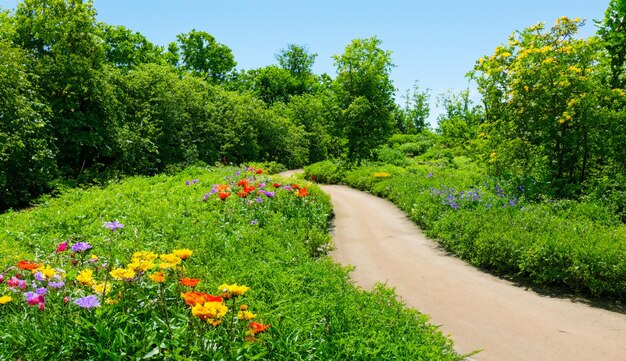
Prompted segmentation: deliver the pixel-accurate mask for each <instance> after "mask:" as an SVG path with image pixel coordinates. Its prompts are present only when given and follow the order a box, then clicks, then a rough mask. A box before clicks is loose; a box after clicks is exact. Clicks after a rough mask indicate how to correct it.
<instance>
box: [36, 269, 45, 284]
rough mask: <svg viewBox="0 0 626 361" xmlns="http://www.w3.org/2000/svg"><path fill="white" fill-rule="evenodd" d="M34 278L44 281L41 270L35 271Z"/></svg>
mask: <svg viewBox="0 0 626 361" xmlns="http://www.w3.org/2000/svg"><path fill="white" fill-rule="evenodd" d="M35 279H36V280H37V281H39V282H41V281H44V280H45V279H46V278H45V277H44V276H43V273H41V271H39V272H37V273H35Z"/></svg>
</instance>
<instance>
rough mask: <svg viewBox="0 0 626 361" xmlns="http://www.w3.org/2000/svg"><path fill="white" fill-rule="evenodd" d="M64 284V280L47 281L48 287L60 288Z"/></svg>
mask: <svg viewBox="0 0 626 361" xmlns="http://www.w3.org/2000/svg"><path fill="white" fill-rule="evenodd" d="M63 286H65V282H63V281H60V282H48V287H50V288H61V287H63Z"/></svg>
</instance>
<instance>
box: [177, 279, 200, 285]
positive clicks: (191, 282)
mask: <svg viewBox="0 0 626 361" xmlns="http://www.w3.org/2000/svg"><path fill="white" fill-rule="evenodd" d="M199 282H200V279H199V278H188V277H183V278H181V279H180V284H181V285H183V286H187V287H196V286H197V285H198V283H199Z"/></svg>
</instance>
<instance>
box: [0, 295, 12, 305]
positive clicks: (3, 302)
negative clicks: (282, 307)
mask: <svg viewBox="0 0 626 361" xmlns="http://www.w3.org/2000/svg"><path fill="white" fill-rule="evenodd" d="M11 301H13V297H11V296H2V297H0V305H6V304H7V303H9V302H11Z"/></svg>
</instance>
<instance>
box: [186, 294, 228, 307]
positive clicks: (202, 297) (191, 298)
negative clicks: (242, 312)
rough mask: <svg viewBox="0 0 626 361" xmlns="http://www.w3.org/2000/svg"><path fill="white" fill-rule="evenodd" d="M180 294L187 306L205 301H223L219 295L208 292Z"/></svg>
mask: <svg viewBox="0 0 626 361" xmlns="http://www.w3.org/2000/svg"><path fill="white" fill-rule="evenodd" d="M180 296H181V297H182V298H183V299H184V300H185V303H186V304H188V305H189V306H195V305H197V304H204V303H206V302H223V301H224V299H223V298H222V297H219V296H213V295H210V294H208V293H200V292H196V291H191V292H184V293H181V294H180Z"/></svg>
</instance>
